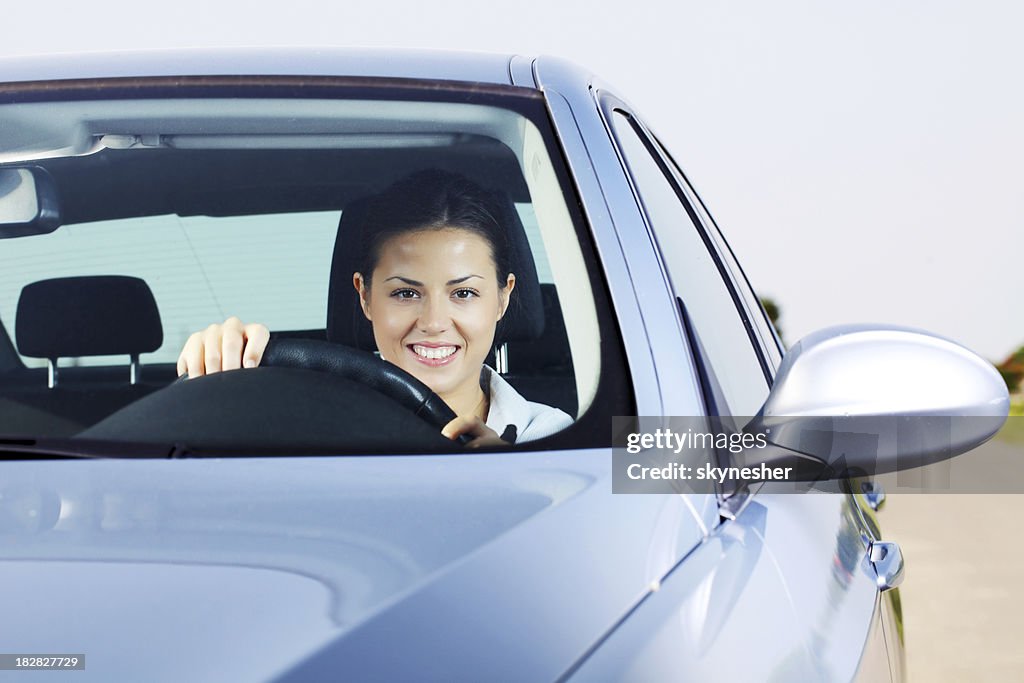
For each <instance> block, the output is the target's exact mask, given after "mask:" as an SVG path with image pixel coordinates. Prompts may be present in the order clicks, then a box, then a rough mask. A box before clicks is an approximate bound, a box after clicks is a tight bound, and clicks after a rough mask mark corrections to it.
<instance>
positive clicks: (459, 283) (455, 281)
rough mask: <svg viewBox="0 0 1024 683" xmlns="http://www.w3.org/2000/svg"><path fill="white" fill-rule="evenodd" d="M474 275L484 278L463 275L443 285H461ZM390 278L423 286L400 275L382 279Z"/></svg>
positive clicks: (388, 279) (414, 285)
mask: <svg viewBox="0 0 1024 683" xmlns="http://www.w3.org/2000/svg"><path fill="white" fill-rule="evenodd" d="M475 277H478V278H480V279H481V280H483V279H484V278H483V276H482V275H465V276H463V277H458V278H455V279H454V280H449V281H448V282H446V283H445V285H446V286H448V287H451V286H452V285H461V284H462V283H463V282H465V281H466V280H469V279H472V278H475ZM391 280H401V281H402V282H404V283H405V284H407V285H410V286H412V287H422V286H423V283H422V282H420V281H419V280H411V279H409V278H407V277H402V276H401V275H392V276H391V277H389V278H387V279H386V280H384V282H390V281H391Z"/></svg>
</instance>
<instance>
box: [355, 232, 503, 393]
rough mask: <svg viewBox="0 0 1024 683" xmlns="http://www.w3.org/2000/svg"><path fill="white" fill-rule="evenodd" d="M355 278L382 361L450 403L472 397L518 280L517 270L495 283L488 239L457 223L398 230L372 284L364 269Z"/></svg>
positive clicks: (385, 247)
mask: <svg viewBox="0 0 1024 683" xmlns="http://www.w3.org/2000/svg"><path fill="white" fill-rule="evenodd" d="M353 284H354V285H355V287H356V289H357V290H358V291H359V298H360V301H361V303H362V306H363V313H365V314H366V317H367V318H368V319H369V320H370V322H371V323H372V324H373V336H374V339H375V340H376V342H377V349H378V350H379V351H380V355H381V357H382V358H384V360H387V361H389V362H391V363H394V364H395V365H397V366H399V367H400V368H402V369H403V370H405V371H406V372H408V373H410V374H412V375H413V376H414V377H416V378H417V379H419V380H420V381H421V382H423V383H424V384H426V385H427V386H429V387H430V388H431V389H432V390H433V391H434V393H436V394H438V395H439V396H441V397H442V398H445V399H446V400H447V401H448V403H449V404H450V405H451V404H453V403H459V402H460V401H459V400H458V399H459V398H460V397H461V398H462V402H464V401H465V400H466V398H467V397H469V396H473V397H475V396H477V394H478V391H479V386H480V368H481V366H482V365H483V363H484V361H485V360H486V358H487V356H488V354H489V353H490V351H491V348H492V345H493V343H494V329H495V326H496V325H497V322H498V321H499V320H500V319H501V317H502V316H503V315H504V314H505V309H506V308H507V307H508V301H509V295H510V294H511V292H512V288H513V287H514V286H515V276H514V275H509V276H508V281H507V283H506V285H505V287H499V286H498V282H497V279H496V277H495V264H494V258H493V256H492V255H491V247H490V245H489V244H488V243H487V241H486V240H485V239H483V238H482V237H480V236H479V235H476V234H475V233H472V232H469V231H467V230H461V229H458V228H445V229H442V230H422V231H418V232H411V233H405V234H402V235H398V236H396V237H393V238H391V239H390V240H388V241H386V242H385V243H384V244H383V245H382V246H381V251H380V259H379V260H378V262H377V267H376V269H374V271H373V276H372V282H371V284H372V286H371V288H370V289H367V287H366V282H365V280H364V279H363V276H362V274H361V273H355V275H354V276H353ZM449 399H456V400H454V401H453V400H449Z"/></svg>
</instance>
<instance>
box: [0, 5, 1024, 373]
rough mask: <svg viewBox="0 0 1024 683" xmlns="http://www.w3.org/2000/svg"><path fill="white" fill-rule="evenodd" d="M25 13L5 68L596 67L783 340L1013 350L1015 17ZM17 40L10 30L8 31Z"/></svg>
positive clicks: (1017, 113)
mask: <svg viewBox="0 0 1024 683" xmlns="http://www.w3.org/2000/svg"><path fill="white" fill-rule="evenodd" d="M150 7H157V6H156V5H147V4H143V3H137V2H131V3H128V2H119V1H114V0H92V1H90V2H88V3H66V4H65V3H57V2H46V1H45V0H41V1H37V2H36V3H34V4H29V3H16V4H14V5H11V6H10V7H5V9H4V13H5V22H4V25H5V26H4V28H5V29H6V30H3V31H2V33H3V40H2V41H0V55H4V56H10V55H18V54H31V53H42V52H73V51H81V50H120V49H142V48H173V47H198V46H204V47H213V46H243V45H247V46H248V45H323V46H376V47H382V46H385V47H386V46H392V47H412V48H439V49H450V50H477V51H490V52H504V53H518V54H523V55H536V54H552V55H557V56H560V57H564V58H567V59H570V60H572V61H574V62H577V63H579V64H581V65H584V66H586V67H588V68H590V69H592V70H593V72H594V73H596V74H599V75H600V76H601V78H602V80H603V81H605V82H606V83H609V84H611V85H612V86H613V89H614V91H615V92H616V94H619V95H620V96H621V97H622V98H623V99H625V100H627V101H628V102H630V103H631V104H632V105H633V106H634V107H635V108H636V109H637V110H638V111H639V112H640V114H641V116H642V117H643V118H644V120H645V121H646V122H647V123H648V125H649V126H650V127H651V128H653V129H654V130H655V131H656V132H657V133H658V135H659V137H660V138H662V141H663V142H664V143H665V144H666V146H667V147H668V148H669V149H670V150H671V151H672V153H673V156H674V157H675V158H676V159H677V160H678V161H679V162H680V164H681V165H682V166H683V168H684V169H685V170H686V172H687V175H688V176H689V177H690V179H691V180H692V181H693V183H694V185H695V186H696V187H697V189H698V191H699V192H700V193H701V195H702V197H703V199H704V200H705V202H706V203H707V204H708V206H709V209H710V210H711V213H712V214H713V215H714V216H715V218H716V220H717V222H718V224H719V226H720V227H721V228H722V231H723V232H724V233H725V236H726V238H727V239H728V240H729V242H730V244H731V245H732V247H733V249H734V251H735V252H736V253H737V256H738V258H739V260H740V262H741V263H742V264H743V266H744V268H745V270H746V272H747V275H748V277H749V278H750V280H751V282H752V283H753V285H754V288H755V289H756V290H757V291H758V293H759V294H760V295H762V296H769V297H771V298H773V299H775V300H776V301H777V302H778V303H779V304H780V306H781V309H782V320H781V326H782V328H783V332H784V335H785V338H786V340H787V341H788V342H790V343H792V342H794V341H796V340H797V339H799V338H800V337H802V336H804V335H805V334H808V333H810V332H812V331H814V330H816V329H819V328H822V327H827V326H829V325H837V324H842V323H852V322H875V323H893V324H900V325H909V326H913V327H920V328H924V329H928V330H931V331H933V332H937V333H939V334H942V335H944V336H947V337H950V338H952V339H955V340H957V341H959V342H961V343H963V344H965V345H967V346H969V347H970V348H972V349H974V350H975V351H977V352H978V353H980V354H982V355H983V356H986V357H987V358H989V359H990V360H993V361H999V360H1001V359H1002V358H1003V357H1005V356H1006V355H1007V354H1009V353H1010V352H1011V351H1012V350H1014V349H1016V348H1017V347H1018V346H1020V345H1022V344H1024V314H1021V313H1019V312H1018V309H1017V301H1016V299H1015V298H1014V297H1013V294H1014V293H1015V291H1016V290H1017V289H1019V288H1020V287H1021V285H1022V272H1021V263H1022V257H1024V191H1022V186H1024V171H1022V168H1021V160H1022V159H1024V124H1022V122H1024V87H1021V74H1020V71H1021V67H1022V66H1024V41H1022V40H1020V39H1019V33H1020V28H1021V27H1022V26H1024V5H1021V4H1019V3H1010V2H1002V3H995V2H984V1H982V2H973V3H969V4H968V3H961V2H947V1H945V0H939V1H933V2H925V1H908V2H902V3H891V2H880V1H878V0H865V1H863V2H859V3H836V2H828V3H821V2H801V1H794V0H778V1H776V2H772V3H763V2H746V1H736V2H717V3H715V2H689V1H681V2H675V3H672V4H669V3H656V2H651V1H650V0H631V1H630V2H625V3H612V2H582V1H577V0H571V1H565V2H559V1H557V0H543V1H541V0H517V1H516V2H515V3H510V4H508V5H507V6H506V7H504V8H502V7H501V6H499V5H497V4H494V3H482V2H471V1H469V0H433V1H432V2H429V3H426V2H412V1H411V0H390V1H389V0H381V1H380V2H374V3H326V2H309V1H306V0H290V1H289V2H288V3H283V4H277V5H274V6H273V9H272V10H271V9H269V8H268V9H265V10H260V9H257V8H256V4H255V3H241V2H215V1H212V0H206V1H203V2H198V1H196V0H182V1H179V2H175V3H163V4H161V5H160V6H159V9H149V8H150ZM19 27H21V28H19Z"/></svg>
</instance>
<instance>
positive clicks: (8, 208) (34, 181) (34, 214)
mask: <svg viewBox="0 0 1024 683" xmlns="http://www.w3.org/2000/svg"><path fill="white" fill-rule="evenodd" d="M60 224H61V219H60V203H59V202H58V199H57V188H56V185H55V184H54V182H53V179H52V178H51V177H50V175H49V174H48V173H47V172H46V171H45V170H43V169H42V168H39V167H20V168H12V167H8V168H0V239H3V238H8V237H24V236H26V235H42V234H45V233H49V232H53V231H54V230H56V229H57V228H58V227H59V226H60Z"/></svg>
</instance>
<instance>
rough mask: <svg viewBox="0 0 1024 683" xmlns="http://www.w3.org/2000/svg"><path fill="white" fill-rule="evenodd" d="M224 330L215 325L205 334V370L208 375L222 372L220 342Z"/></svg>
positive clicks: (208, 328)
mask: <svg viewBox="0 0 1024 683" xmlns="http://www.w3.org/2000/svg"><path fill="white" fill-rule="evenodd" d="M223 333H224V331H223V328H222V327H221V326H220V325H217V324H213V325H210V326H209V327H207V328H206V330H205V331H204V332H203V369H204V370H205V372H206V374H207V375H212V374H213V373H215V372H220V359H221V355H220V340H221V337H222V336H223Z"/></svg>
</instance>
